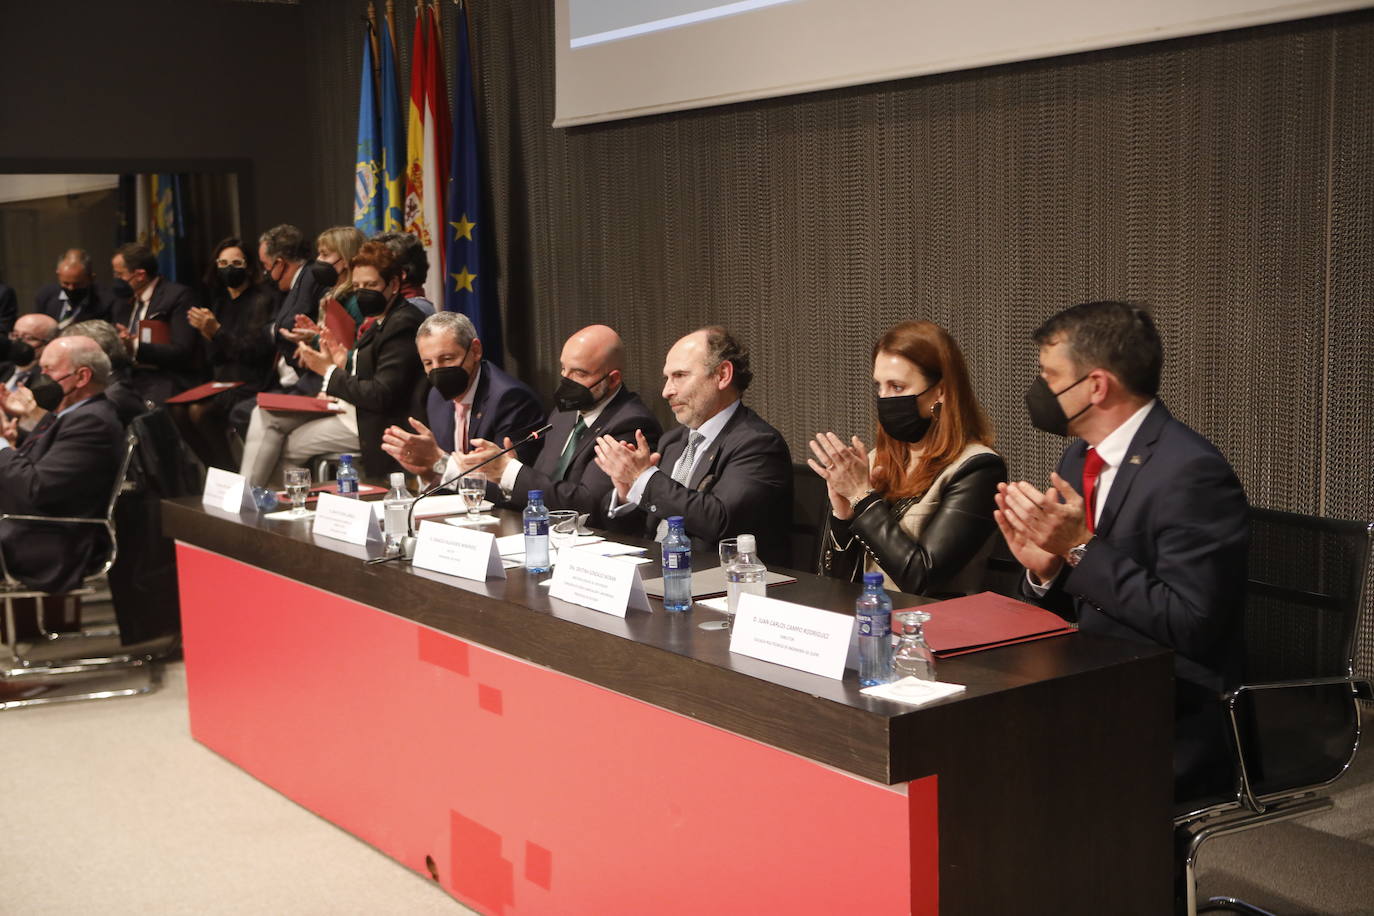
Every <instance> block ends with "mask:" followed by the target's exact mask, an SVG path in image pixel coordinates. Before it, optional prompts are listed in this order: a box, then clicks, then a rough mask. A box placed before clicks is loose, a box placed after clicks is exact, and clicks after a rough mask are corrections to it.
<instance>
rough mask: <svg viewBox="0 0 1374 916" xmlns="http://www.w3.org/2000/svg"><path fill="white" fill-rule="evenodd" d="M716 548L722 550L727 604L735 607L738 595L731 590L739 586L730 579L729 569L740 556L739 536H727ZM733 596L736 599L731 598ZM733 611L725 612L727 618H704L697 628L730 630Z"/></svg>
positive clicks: (722, 567) (721, 560)
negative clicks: (733, 594)
mask: <svg viewBox="0 0 1374 916" xmlns="http://www.w3.org/2000/svg"><path fill="white" fill-rule="evenodd" d="M716 549H717V550H718V551H719V552H720V568H721V571H722V572H723V573H725V589H726V591H725V606H726V607H727V608H733V607H734V604H735V601H737V600H738V596H737V595H735V596H732V595H731V594H730V592H731V591H735V590H737V588H738V586H736V585H735V584H734V583H733V582H731V581H730V573H729V570H730V564H731V563H733V562H735V558H736V557H738V556H739V538H725V539H724V540H722V541H721V542H720V545H719V546H718V547H717V548H716ZM732 597H733V598H734V599H735V601H732V600H731V598H732ZM733 613H734V612H733V611H732V610H727V611H726V612H725V617H726V619H725V620H704V621H702V622H701V623H699V624H697V628H698V629H701V630H728V629H730V619H729V618H730V617H731V616H732V615H733Z"/></svg>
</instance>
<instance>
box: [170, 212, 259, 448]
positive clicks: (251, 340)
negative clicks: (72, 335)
mask: <svg viewBox="0 0 1374 916" xmlns="http://www.w3.org/2000/svg"><path fill="white" fill-rule="evenodd" d="M210 261H211V263H210V267H209V268H208V269H207V270H206V272H205V286H206V289H208V290H209V291H210V307H209V308H193V309H191V311H190V313H189V315H188V316H187V320H188V321H190V322H191V326H192V327H193V328H195V329H196V331H197V333H199V334H200V336H201V338H202V339H203V340H204V346H205V350H206V355H207V358H208V362H209V364H210V378H211V379H212V380H214V381H216V382H242V383H243V384H241V385H239V386H238V387H236V388H228V389H225V390H224V391H221V392H219V393H217V394H214V395H212V396H210V397H208V398H203V399H201V400H199V401H192V402H191V403H189V404H169V405H168V408H169V413H170V414H171V416H172V420H173V421H174V422H175V423H176V425H177V429H178V430H180V431H181V437H182V438H183V439H184V440H186V444H187V445H189V446H191V449H192V450H193V451H195V453H196V455H197V456H199V458H200V460H201V461H202V462H203V463H204V464H205V466H206V467H215V468H226V469H228V468H232V467H234V458H233V453H232V452H231V451H230V447H229V431H230V422H229V415H230V413H231V412H232V410H233V409H234V407H235V406H236V405H238V404H240V403H242V402H243V401H246V400H256V398H257V396H258V392H260V391H265V390H267V388H268V387H270V386H271V384H272V381H273V378H274V375H273V372H272V362H273V359H274V358H275V357H276V352H277V351H276V347H274V346H273V345H272V338H271V337H270V336H269V335H268V334H267V333H266V332H267V329H268V328H269V327H270V325H271V323H272V316H273V314H274V313H275V312H276V308H277V295H276V290H274V289H269V288H267V287H264V286H263V284H262V283H261V282H260V281H261V277H260V275H259V274H258V265H257V261H256V260H255V259H254V258H253V257H251V256H250V255H249V253H248V248H247V246H246V245H244V243H243V242H242V241H240V240H239V239H237V238H227V239H223V240H222V241H220V243H219V244H218V245H216V246H215V251H214V254H213V255H212V257H211V259H210Z"/></svg>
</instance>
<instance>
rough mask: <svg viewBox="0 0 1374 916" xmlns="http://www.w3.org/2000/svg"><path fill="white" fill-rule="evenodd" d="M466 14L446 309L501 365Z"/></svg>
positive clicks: (461, 19)
mask: <svg viewBox="0 0 1374 916" xmlns="http://www.w3.org/2000/svg"><path fill="white" fill-rule="evenodd" d="M467 20H468V17H467V11H466V10H462V11H461V12H460V13H459V14H458V50H457V53H456V54H455V55H454V61H455V65H456V67H457V73H456V74H455V76H456V78H455V80H454V85H455V92H454V96H453V153H452V156H451V160H450V162H449V170H448V175H449V178H448V207H447V209H446V210H445V212H446V213H447V214H448V219H449V224H448V226H447V227H446V229H447V231H446V237H447V239H448V244H447V247H446V251H447V256H446V272H447V274H448V277H447V278H446V279H447V283H446V284H445V286H444V308H445V309H447V310H448V311H451V312H462V313H463V314H464V315H467V316H468V317H469V318H471V319H472V323H473V325H474V326H476V328H477V336H478V338H479V339H480V340H481V341H482V356H483V357H485V358H486V359H489V360H491V361H492V362H493V363H496V364H497V365H498V366H499V365H501V363H502V359H501V357H502V353H503V347H502V342H501V306H500V303H498V302H497V299H496V283H495V282H494V281H495V277H492V276H490V275H488V270H487V268H486V267H484V266H483V265H484V264H486V263H488V261H484V260H483V251H482V247H483V245H484V244H485V242H486V236H487V232H488V229H489V226H488V225H487V223H486V220H485V219H484V218H483V216H482V167H481V155H480V142H479V139H478V136H477V104H476V98H475V97H474V94H473V87H472V59H471V56H470V55H469V53H468V21H467Z"/></svg>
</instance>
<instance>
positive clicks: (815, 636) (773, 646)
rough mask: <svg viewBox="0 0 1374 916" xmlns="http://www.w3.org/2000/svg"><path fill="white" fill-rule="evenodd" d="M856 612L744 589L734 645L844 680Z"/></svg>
mask: <svg viewBox="0 0 1374 916" xmlns="http://www.w3.org/2000/svg"><path fill="white" fill-rule="evenodd" d="M853 630H854V618H853V617H850V616H849V615H848V614H835V613H832V612H831V611H822V610H819V609H818V608H814V607H806V606H804V605H800V604H793V603H791V602H790V601H779V600H778V599H776V598H765V597H763V596H762V595H740V596H739V611H738V612H737V613H736V614H735V622H734V624H732V625H731V627H730V651H731V652H737V653H739V654H740V655H748V656H749V657H751V658H757V659H759V660H761V661H765V662H772V663H773V664H775V665H786V666H787V667H788V668H797V669H799V670H801V671H809V672H811V673H812V674H819V675H820V676H821V677H828V678H834V679H835V680H839V679H840V678H842V677H844V659H845V653H846V652H847V651H848V649H849V636H850V633H852V632H853Z"/></svg>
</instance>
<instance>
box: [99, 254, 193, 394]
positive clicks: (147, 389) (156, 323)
mask: <svg viewBox="0 0 1374 916" xmlns="http://www.w3.org/2000/svg"><path fill="white" fill-rule="evenodd" d="M110 268H111V270H112V271H113V272H114V276H115V295H116V296H117V297H119V298H118V299H117V300H116V302H115V304H114V308H113V309H112V316H113V322H114V324H115V326H116V328H117V329H118V330H119V336H120V339H121V340H123V341H124V349H125V350H126V351H128V354H129V358H130V359H131V360H133V363H134V373H133V384H134V388H135V389H136V390H137V391H138V393H139V395H140V396H142V397H143V398H145V399H146V400H149V401H152V402H153V403H154V404H161V403H162V402H163V401H165V400H167V399H168V398H169V397H171V396H172V395H174V394H176V393H177V392H179V391H185V390H186V389H187V388H190V387H192V386H194V385H195V384H196V383H197V382H199V381H200V352H201V348H200V335H199V334H198V333H196V330H195V328H193V327H191V324H190V322H189V321H187V317H186V316H187V313H188V312H190V311H191V307H192V306H194V305H195V304H196V299H195V296H194V294H192V292H191V290H190V289H189V288H187V287H185V286H182V285H181V284H180V283H173V282H172V281H171V280H167V279H164V278H162V277H159V276H158V264H157V258H156V257H155V256H154V255H153V253H152V252H151V251H149V250H148V248H147V247H145V246H143V245H139V244H137V243H131V244H128V245H125V246H123V247H121V248H120V249H119V250H118V251H116V252H115V255H114V257H113V258H111V259H110Z"/></svg>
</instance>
